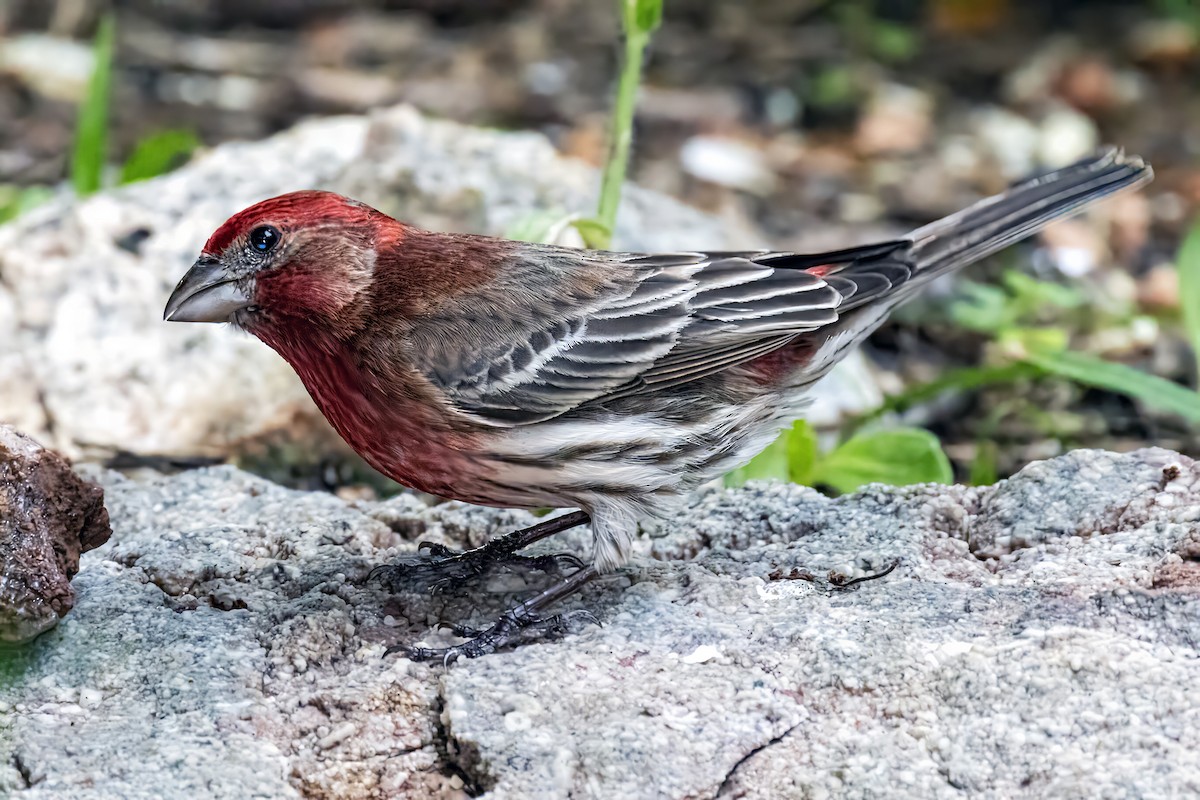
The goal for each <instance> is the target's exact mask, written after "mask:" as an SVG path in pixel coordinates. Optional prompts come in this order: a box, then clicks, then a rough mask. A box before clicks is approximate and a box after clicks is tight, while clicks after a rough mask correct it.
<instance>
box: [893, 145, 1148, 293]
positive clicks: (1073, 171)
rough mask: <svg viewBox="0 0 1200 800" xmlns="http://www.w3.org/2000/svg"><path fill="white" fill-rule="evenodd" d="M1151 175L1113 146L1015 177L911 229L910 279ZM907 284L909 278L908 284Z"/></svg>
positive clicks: (975, 256)
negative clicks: (990, 194) (1011, 183)
mask: <svg viewBox="0 0 1200 800" xmlns="http://www.w3.org/2000/svg"><path fill="white" fill-rule="evenodd" d="M1153 177H1154V172H1153V171H1152V170H1151V169H1150V165H1149V164H1147V163H1146V162H1144V161H1142V159H1140V158H1138V157H1137V156H1127V155H1125V154H1124V153H1123V152H1121V151H1120V150H1118V149H1116V148H1113V149H1110V150H1106V151H1104V152H1102V153H1100V154H1098V155H1095V156H1092V157H1090V158H1086V159H1084V160H1083V161H1080V162H1078V163H1075V164H1072V165H1071V166H1069V167H1063V168H1062V169H1060V170H1057V171H1055V172H1050V173H1047V174H1046V175H1042V176H1040V177H1037V178H1033V179H1031V180H1028V181H1025V182H1024V183H1019V184H1016V185H1015V186H1013V187H1012V188H1010V189H1009V190H1008V191H1006V192H1003V193H1002V194H998V195H996V196H995V197H989V198H987V199H986V200H981V201H979V202H978V203H976V204H975V205H973V206H971V207H969V208H966V209H964V210H962V211H960V212H958V213H957V214H951V215H950V216H948V217H945V218H944V219H940V220H938V221H937V222H933V223H930V224H929V225H926V226H925V227H923V228H918V229H917V230H915V231H913V232H912V233H910V234H909V235H908V236H907V237H906V238H907V239H908V240H909V241H911V242H912V243H913V244H912V251H911V252H912V256H913V258H914V260H915V261H916V265H917V274H916V275H915V276H914V278H915V280H913V281H912V282H911V283H912V284H924V283H926V282H927V281H928V280H929V279H931V278H934V277H936V276H938V275H943V274H945V273H947V272H952V271H954V270H956V269H958V268H960V267H964V266H966V265H967V264H970V263H972V262H974V261H978V260H979V259H981V258H983V257H985V256H988V255H991V254H992V253H995V252H996V251H997V250H1002V249H1004V248H1005V247H1008V246H1009V245H1010V244H1013V243H1014V242H1018V241H1020V240H1021V239H1024V238H1026V237H1028V236H1032V235H1033V234H1035V233H1037V232H1038V231H1039V230H1041V229H1042V228H1044V227H1046V225H1048V224H1049V223H1051V222H1053V221H1054V220H1056V219H1059V218H1061V217H1065V216H1069V215H1071V214H1074V213H1076V212H1078V211H1080V210H1082V209H1083V208H1084V207H1085V206H1087V205H1089V204H1090V203H1093V202H1095V201H1096V200H1099V199H1100V198H1102V197H1107V196H1108V195H1110V194H1114V193H1115V192H1119V191H1121V190H1122V189H1127V188H1130V187H1132V186H1137V185H1140V184H1143V183H1146V182H1147V181H1149V180H1150V179H1151V178H1153ZM910 285H911V284H910Z"/></svg>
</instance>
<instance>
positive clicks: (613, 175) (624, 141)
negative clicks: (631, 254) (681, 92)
mask: <svg viewBox="0 0 1200 800" xmlns="http://www.w3.org/2000/svg"><path fill="white" fill-rule="evenodd" d="M618 2H619V3H620V4H621V19H622V20H623V23H624V28H625V54H624V63H623V64H622V66H621V78H620V82H619V83H618V84H617V104H616V108H615V109H614V110H613V117H612V129H611V134H610V141H611V144H610V145H609V147H610V152H609V157H608V163H607V164H605V165H604V177H603V179H602V180H601V183H600V207H599V209H598V210H597V212H596V218H597V219H598V220H599V221H600V223H601V224H602V225H604V227H605V228H607V230H608V232H607V235H606V236H604V237H603V239H604V241H603V242H602V244H601V245H600V246H602V247H606V248H607V247H611V246H612V234H613V231H614V230H615V228H616V222H617V208H618V206H620V203H621V184H622V183H624V181H625V173H626V171H627V170H628V168H629V150H630V148H631V146H632V144H633V112H634V108H635V107H636V106H637V92H638V85H639V84H640V83H641V81H642V62H643V60H644V58H645V53H646V45H648V44H649V43H650V35H651V33H652V32H653V30H652V29H649V30H647V29H645V28H643V27H641V26H639V24H638V21H637V10H638V9H637V7H638V2H639V0H618ZM643 2H644V0H643Z"/></svg>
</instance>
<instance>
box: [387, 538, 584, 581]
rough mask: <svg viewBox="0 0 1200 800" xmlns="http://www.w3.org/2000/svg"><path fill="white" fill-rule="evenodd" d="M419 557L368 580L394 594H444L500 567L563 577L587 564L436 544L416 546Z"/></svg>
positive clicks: (403, 560)
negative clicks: (569, 571) (379, 583)
mask: <svg viewBox="0 0 1200 800" xmlns="http://www.w3.org/2000/svg"><path fill="white" fill-rule="evenodd" d="M417 552H418V554H419V555H418V556H417V557H415V558H414V557H413V556H408V557H406V558H401V559H400V560H398V561H396V562H395V563H393V564H386V565H383V566H379V567H376V568H375V569H373V570H371V572H370V573H369V575H368V576H367V579H368V580H380V581H381V582H382V583H383V585H384V586H385V587H386V588H387V589H389V590H391V591H393V592H405V591H407V592H429V593H431V594H442V593H445V592H450V591H453V590H455V589H458V588H461V587H464V586H467V585H470V584H472V583H474V582H475V581H477V580H478V579H479V578H480V577H483V576H485V575H487V574H489V573H491V572H492V571H494V570H495V569H497V568H506V569H511V570H536V571H539V572H544V573H546V574H548V575H553V576H556V577H562V576H563V575H564V574H565V570H567V569H582V568H583V567H584V566H585V564H584V562H583V561H582V560H581V559H579V558H578V557H576V556H574V555H572V554H570V553H554V554H550V555H544V556H522V555H517V554H516V553H512V552H506V551H505V550H499V549H489V548H488V547H487V546H486V545H485V546H484V547H480V548H477V549H475V550H468V551H466V552H460V551H458V550H452V549H450V548H449V547H446V546H445V545H443V544H438V543H436V542H421V543H420V544H419V545H417Z"/></svg>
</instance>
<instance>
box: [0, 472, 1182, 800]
mask: <svg viewBox="0 0 1200 800" xmlns="http://www.w3.org/2000/svg"><path fill="white" fill-rule="evenodd" d="M96 477H98V478H100V479H101V480H102V482H103V484H104V485H105V487H106V490H107V492H108V496H109V508H110V511H111V513H112V517H113V525H114V531H115V532H114V535H113V539H112V541H110V542H109V543H108V544H107V545H105V546H104V547H103V548H100V549H98V550H96V551H94V552H93V553H89V554H88V555H87V556H86V557H85V558H84V568H83V569H82V571H81V572H80V574H79V576H78V577H77V579H76V588H77V590H78V592H79V600H78V603H77V606H76V609H75V611H74V612H73V613H72V614H70V615H69V616H68V617H67V618H66V619H64V620H63V622H62V623H61V624H60V625H59V626H58V627H57V628H56V629H55V630H54V631H51V632H50V633H48V634H47V635H45V636H42V637H40V638H39V639H38V640H37V641H36V642H35V643H34V644H33V645H32V646H31V647H29V648H27V649H25V650H24V651H22V652H21V655H20V657H19V658H17V659H16V660H15V661H13V662H12V663H10V664H9V665H8V669H7V670H6V671H5V674H7V676H8V678H9V681H8V683H7V685H4V686H2V687H0V794H3V793H4V792H5V791H7V792H10V793H12V794H13V795H14V796H17V797H21V798H25V800H42V799H43V798H44V799H46V800H49V799H50V798H61V797H72V798H81V799H82V800H87V799H88V798H118V797H119V798H142V797H159V796H161V797H212V798H225V797H228V798H245V797H257V796H261V797H273V798H274V797H317V798H326V797H328V798H334V797H336V798H350V799H353V798H366V797H373V798H384V797H387V798H393V797H414V798H415V797H422V798H423V797H461V796H464V795H465V794H472V793H476V792H483V793H487V796H490V797H497V798H501V797H514V798H515V797H522V798H525V797H549V798H554V797H567V796H572V797H630V798H640V797H655V798H661V797H666V798H677V797H678V798H682V797H715V796H719V797H763V798H779V797H831V796H838V797H885V796H886V797H913V798H931V797H935V798H942V797H945V798H952V797H966V796H970V797H1005V798H1014V797H1030V798H1040V797H1153V796H1191V795H1194V794H1196V793H1198V792H1200V762H1198V761H1197V759H1196V758H1195V753H1196V752H1197V751H1198V750H1200V704H1198V703H1197V702H1196V700H1195V686H1196V684H1197V682H1198V681H1200V466H1198V465H1197V464H1196V463H1194V462H1193V461H1191V460H1190V459H1188V458H1185V457H1183V456H1179V455H1177V454H1175V453H1171V452H1168V451H1163V450H1146V451H1140V452H1137V453H1133V454H1129V455H1115V454H1111V453H1105V452H1100V451H1079V452H1075V453H1072V454H1070V455H1067V456H1064V457H1061V458H1058V459H1055V460H1052V461H1047V462H1042V463H1037V464H1034V465H1031V466H1030V467H1028V468H1027V469H1026V470H1024V471H1023V472H1021V473H1020V474H1019V475H1017V476H1015V477H1014V478H1012V479H1010V480H1008V481H1005V482H1001V483H1000V484H997V485H996V486H994V487H987V488H979V489H968V488H963V487H940V486H922V487H911V488H906V489H885V488H878V487H874V488H870V489H868V490H866V491H864V492H862V493H859V494H856V495H853V496H849V497H845V498H841V499H837V500H829V499H826V498H824V497H821V496H820V495H818V494H816V493H815V492H812V491H810V490H808V489H805V488H801V487H796V486H783V485H752V486H750V487H747V488H745V489H742V490H738V491H714V492H712V493H710V494H707V495H705V496H703V497H701V498H698V499H697V501H696V503H695V505H694V507H693V508H692V510H691V511H690V513H689V514H687V515H686V516H685V517H682V518H681V519H679V520H678V521H676V522H675V523H673V524H672V525H670V526H668V527H664V528H662V529H661V530H658V531H655V532H653V534H652V535H650V536H647V537H643V538H641V539H640V540H639V541H638V545H637V546H638V556H637V558H636V559H635V561H634V563H633V564H632V565H630V567H629V568H628V569H626V570H625V571H623V572H622V573H620V574H618V575H616V576H613V577H611V578H608V579H606V580H605V581H604V582H602V583H600V584H598V585H596V586H594V587H593V588H591V589H590V591H588V592H586V593H585V595H584V596H583V597H582V598H580V599H578V600H577V601H575V605H578V604H586V605H587V606H588V607H589V608H591V609H592V610H593V611H595V612H596V614H597V615H598V617H599V618H600V620H601V622H602V623H603V624H602V627H597V626H587V627H584V628H583V629H582V630H579V631H578V632H576V633H575V634H574V635H572V636H570V637H569V638H567V639H565V640H562V641H558V642H553V643H545V644H538V645H531V646H526V647H524V648H521V649H519V650H516V651H514V652H510V653H502V654H497V655H493V656H490V657H487V658H484V659H480V660H477V661H465V662H460V663H458V664H455V665H453V666H452V667H450V668H449V669H448V670H447V669H445V668H443V667H442V666H441V665H432V666H431V665H418V664H412V663H409V662H408V661H406V660H403V659H399V658H395V657H392V658H388V659H382V658H380V656H381V654H382V652H383V650H384V647H385V645H386V644H387V643H390V642H393V641H396V640H402V641H412V640H414V639H416V638H421V637H424V638H425V639H426V640H427V641H438V640H440V637H441V636H443V634H433V633H430V630H431V627H432V625H433V624H434V623H435V622H436V621H437V620H438V619H440V618H449V619H464V618H467V619H471V620H474V621H476V622H482V621H485V620H486V619H488V618H489V617H490V616H491V615H492V614H494V613H495V611H496V609H497V608H498V607H499V604H500V603H501V602H502V601H503V599H504V596H503V590H504V589H505V588H511V587H508V586H506V582H507V581H508V580H511V578H505V579H502V580H498V581H495V582H493V583H491V584H488V585H487V586H485V587H477V588H476V589H475V590H474V591H473V592H471V593H470V594H469V595H467V596H466V597H462V598H457V599H456V598H447V597H442V598H435V599H433V600H430V599H423V598H420V597H415V596H397V597H389V596H387V595H385V594H384V593H383V592H382V591H381V590H380V589H379V587H377V586H375V585H373V584H370V583H368V582H366V581H365V576H366V574H367V572H368V570H369V569H370V567H371V566H372V565H375V564H377V563H380V562H381V561H384V560H386V559H389V558H392V557H395V556H397V555H398V554H401V553H411V552H412V550H413V548H414V544H413V541H414V540H415V539H417V538H428V539H432V540H435V541H442V542H447V543H450V544H460V545H461V544H463V543H477V542H478V541H480V540H482V539H483V538H485V537H487V536H489V535H492V534H493V533H496V532H499V531H502V530H505V529H508V528H511V527H512V526H514V525H518V524H521V523H527V522H528V521H529V517H528V516H527V515H525V514H524V513H523V512H521V513H518V512H506V511H494V510H487V509H477V508H470V507H465V506H460V505H457V504H446V505H442V506H437V507H430V506H426V505H424V504H423V503H422V502H420V501H419V500H417V499H416V498H414V497H412V496H408V495H401V496H399V497H397V498H394V499H392V500H390V501H388V502H386V503H382V504H362V505H357V506H352V505H346V504H345V503H343V502H341V501H340V500H338V499H336V498H335V497H333V496H330V495H324V494H302V493H297V492H293V491H289V490H285V489H282V488H279V487H277V486H274V485H272V484H270V483H268V482H266V481H264V480H262V479H260V478H255V477H252V476H250V475H248V474H246V473H243V472H239V471H237V470H235V469H233V468H229V467H219V468H210V469H204V470H198V471H193V472H188V473H184V474H181V475H178V476H175V477H162V478H155V479H152V480H149V481H146V482H137V481H133V480H129V479H126V478H122V477H120V476H118V475H116V474H114V473H105V474H99V473H97V475H96ZM584 541H585V537H582V536H564V537H561V541H559V542H557V543H555V544H557V545H559V546H563V545H568V546H577V547H578V546H582V544H583V542H584ZM894 559H899V560H900V564H899V566H898V567H897V568H896V570H895V571H894V572H892V573H891V574H890V575H887V576H886V577H883V578H880V579H878V580H875V581H871V582H866V583H859V584H857V585H853V586H849V587H847V588H841V589H839V588H837V587H836V585H835V584H837V583H838V581H837V580H836V578H835V579H833V580H831V579H830V577H829V573H830V572H831V571H832V572H836V573H840V574H842V575H862V574H864V573H865V572H870V571H874V570H877V569H879V568H880V567H883V566H885V565H888V564H890V563H891V562H892V561H893V560H894ZM667 561H672V562H675V563H665V562H667Z"/></svg>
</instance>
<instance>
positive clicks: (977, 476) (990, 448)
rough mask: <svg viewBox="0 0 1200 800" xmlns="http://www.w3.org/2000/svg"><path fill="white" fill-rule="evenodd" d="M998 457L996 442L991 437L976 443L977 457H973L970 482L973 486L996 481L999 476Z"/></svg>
mask: <svg viewBox="0 0 1200 800" xmlns="http://www.w3.org/2000/svg"><path fill="white" fill-rule="evenodd" d="M997 457H998V453H997V447H996V443H995V442H993V441H992V440H991V439H980V440H979V441H978V442H976V443H975V458H973V459H971V477H970V483H971V485H972V486H991V485H992V484H993V483H995V482H996V479H997V477H998V470H997V467H996V461H997Z"/></svg>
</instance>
